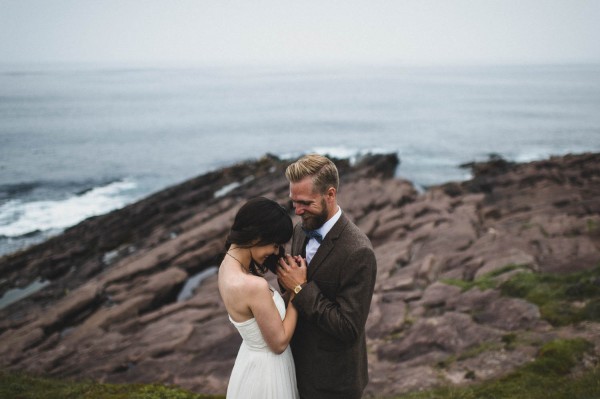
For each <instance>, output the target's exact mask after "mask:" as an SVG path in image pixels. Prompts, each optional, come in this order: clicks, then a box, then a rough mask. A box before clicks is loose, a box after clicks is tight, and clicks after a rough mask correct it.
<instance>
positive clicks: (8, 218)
mask: <svg viewBox="0 0 600 399" xmlns="http://www.w3.org/2000/svg"><path fill="white" fill-rule="evenodd" d="M134 188H136V184H135V182H133V181H128V180H122V181H117V182H113V183H110V184H108V185H105V186H101V187H96V188H93V189H91V190H89V191H86V192H85V193H82V194H80V195H74V196H71V197H69V198H66V199H64V200H53V201H51V200H47V201H32V202H23V201H21V200H11V201H8V202H6V203H5V204H3V205H1V206H0V236H5V237H19V236H23V235H27V234H33V233H35V232H43V231H48V230H56V229H64V228H67V227H70V226H73V225H75V224H77V223H79V222H81V221H82V220H84V219H87V218H89V217H92V216H97V215H101V214H104V213H107V212H110V211H112V210H114V209H118V208H121V207H123V206H124V205H126V204H127V203H128V202H130V200H131V198H130V196H129V195H128V192H130V191H131V190H133V189H134Z"/></svg>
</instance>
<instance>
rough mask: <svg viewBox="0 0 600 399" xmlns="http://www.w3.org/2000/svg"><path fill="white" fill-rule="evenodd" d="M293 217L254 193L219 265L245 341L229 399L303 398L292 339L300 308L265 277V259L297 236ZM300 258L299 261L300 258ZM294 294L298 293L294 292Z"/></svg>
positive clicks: (229, 309)
mask: <svg viewBox="0 0 600 399" xmlns="http://www.w3.org/2000/svg"><path fill="white" fill-rule="evenodd" d="M292 229H293V225H292V220H291V219H290V217H289V215H288V213H287V212H286V210H285V209H284V208H283V207H281V206H280V205H279V204H278V203H276V202H275V201H272V200H269V199H266V198H262V197H260V198H254V199H252V200H250V201H248V202H247V203H246V204H244V205H243V206H242V207H241V208H240V210H239V211H238V213H237V214H236V216H235V220H234V222H233V226H232V227H231V231H230V233H229V236H228V237H227V242H226V244H225V247H226V250H227V252H226V254H225V257H224V258H223V262H222V263H221V266H220V269H219V292H220V294H221V298H222V299H223V302H224V304H225V308H226V309H227V312H228V313H229V320H231V322H232V323H233V325H234V326H235V327H236V328H237V329H238V331H239V333H240V335H241V336H242V339H243V342H242V345H241V346H240V349H239V352H238V355H237V358H236V360H235V365H234V366H233V370H232V372H231V378H230V379H229V386H228V387H227V398H228V399H236V398H244V399H249V398H256V399H269V398H272V399H288V398H291V399H295V398H298V397H299V395H298V389H297V387H296V372H295V368H294V360H293V358H292V352H291V350H290V348H289V346H288V344H289V342H290V340H291V339H292V334H293V332H294V328H295V327H296V320H297V318H298V313H297V312H296V309H294V307H293V305H292V304H291V301H290V300H289V299H290V298H288V301H287V303H288V305H287V309H286V305H285V303H286V302H285V301H284V299H283V298H282V297H281V295H280V294H279V292H278V291H276V290H275V289H273V288H272V287H271V286H270V285H269V283H268V282H267V280H266V279H265V278H264V277H263V274H264V273H265V272H266V270H267V268H266V266H265V261H267V259H269V260H271V259H272V257H274V256H277V255H278V254H279V250H280V247H281V245H283V244H285V243H286V242H288V241H289V240H290V238H291V237H292ZM297 261H298V262H300V260H299V259H298V260H297ZM292 294H293V293H292Z"/></svg>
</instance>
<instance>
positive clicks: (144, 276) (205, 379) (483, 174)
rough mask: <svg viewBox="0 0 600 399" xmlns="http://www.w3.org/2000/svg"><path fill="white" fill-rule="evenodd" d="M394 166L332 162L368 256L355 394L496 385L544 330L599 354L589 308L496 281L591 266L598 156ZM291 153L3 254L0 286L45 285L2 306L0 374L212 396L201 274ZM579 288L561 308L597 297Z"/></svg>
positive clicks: (599, 202)
mask: <svg viewBox="0 0 600 399" xmlns="http://www.w3.org/2000/svg"><path fill="white" fill-rule="evenodd" d="M398 162H399V161H398V159H397V158H396V156H395V155H376V156H367V157H364V158H363V159H360V160H359V161H358V162H357V163H356V164H352V165H351V164H350V163H349V162H348V160H337V161H336V163H337V164H338V167H339V169H340V174H341V176H342V181H341V187H340V188H341V189H340V192H339V202H340V205H341V207H342V209H343V210H344V212H346V213H347V214H348V215H349V216H350V217H351V219H353V220H354V221H355V223H356V224H357V225H358V226H359V227H360V228H361V229H362V230H363V231H364V232H365V233H367V234H368V236H369V237H370V238H371V240H372V242H373V245H374V248H375V252H376V255H377V261H378V277H377V284H376V290H375V295H374V298H373V303H372V306H371V313H370V316H369V319H368V323H367V335H368V343H369V349H370V359H369V360H370V363H369V364H370V376H371V381H370V383H369V385H368V387H367V392H366V396H375V395H377V396H384V395H392V394H395V393H401V392H407V391H411V390H415V389H419V388H426V387H432V386H436V385H439V384H447V383H453V384H461V383H469V382H471V381H477V380H481V379H488V378H494V377H498V376H501V375H503V374H506V373H507V372H509V371H510V370H512V369H514V368H515V367H517V366H519V365H522V364H524V363H526V362H529V361H531V360H532V359H533V358H534V357H535V356H536V352H537V348H539V346H540V345H541V344H542V343H544V342H547V341H549V340H552V339H554V338H557V337H563V338H564V337H567V338H568V337H582V338H585V339H587V340H588V341H590V342H592V343H594V344H595V348H596V349H595V352H593V353H592V354H591V355H590V357H589V358H588V359H587V360H586V361H587V362H588V363H589V364H594V362H597V361H598V358H599V356H598V354H599V353H600V322H599V321H600V316H597V318H596V316H595V313H593V312H592V316H590V317H587V318H584V319H583V321H578V322H576V323H571V324H569V323H562V324H561V323H555V322H552V320H549V318H548V317H547V316H546V313H545V311H544V309H541V308H540V305H539V303H538V304H536V303H535V301H533V300H530V299H528V298H525V297H518V296H514V295H513V296H511V295H506V293H505V290H503V289H502V283H503V282H506V281H515V279H516V280H517V281H518V279H519V278H521V277H520V276H526V275H537V274H540V273H556V274H559V275H561V274H565V273H572V272H578V271H586V270H587V271H590V270H594V268H597V267H598V266H600V154H581V155H566V156H564V157H556V158H550V159H548V160H544V161H539V162H532V163H527V164H514V163H511V162H507V161H505V160H502V159H499V158H495V159H490V161H489V162H485V163H477V164H470V165H465V167H470V168H471V169H472V171H473V175H474V177H473V178H472V179H471V180H468V181H465V182H453V183H448V184H445V185H440V186H435V187H430V188H428V189H427V190H426V191H425V192H423V193H420V192H418V191H417V190H416V189H415V187H414V186H413V185H412V184H411V182H409V181H405V180H401V179H398V178H395V177H394V171H395V169H396V166H397V164H398ZM288 163H289V161H287V160H280V159H278V158H277V157H274V156H270V155H268V156H265V157H263V158H262V159H260V160H258V161H255V162H247V163H242V164H238V165H234V166H231V167H227V168H224V169H221V170H218V171H215V172H211V173H208V174H205V175H202V176H200V177H198V178H195V179H192V180H189V181H187V182H185V183H183V184H180V185H177V186H174V187H171V188H168V189H166V190H164V191H161V192H159V193H157V194H155V195H152V196H150V197H148V198H146V199H144V200H142V201H140V202H138V203H135V204H132V205H129V206H127V207H125V208H123V209H121V210H117V211H114V212H111V213H109V214H107V215H104V216H100V217H96V218H92V219H88V220H86V221H84V222H82V223H80V224H79V225H77V226H75V227H73V228H71V229H69V230H67V231H65V232H64V233H63V234H62V235H60V236H57V237H55V238H53V239H50V240H49V241H47V242H45V243H43V244H40V245H38V246H35V247H33V248H30V249H28V250H26V251H22V252H19V253H16V254H13V255H10V256H6V257H4V258H1V259H0V279H1V280H0V294H3V293H5V292H6V291H7V290H9V289H12V288H14V287H24V286H27V285H28V284H30V283H32V282H34V281H36V280H37V281H39V279H43V280H44V281H49V282H50V283H49V284H48V285H46V286H45V287H44V288H43V289H41V290H40V291H38V292H37V293H35V294H33V295H30V296H28V297H27V298H25V299H22V300H20V301H18V302H15V303H13V304H11V305H9V306H7V307H6V308H4V309H2V310H0V334H1V335H0V367H1V368H6V369H12V370H25V371H28V372H31V373H36V374H41V375H46V376H58V377H69V378H92V379H97V380H100V381H108V382H134V381H137V382H163V383H173V384H177V385H180V386H182V387H184V388H188V389H191V390H194V391H196V392H203V393H224V392H225V389H226V385H227V379H228V376H229V373H230V371H231V368H232V365H233V361H234V359H235V355H236V352H237V349H238V346H239V343H240V338H239V337H238V335H237V332H236V331H235V329H234V328H233V327H232V326H231V325H230V323H229V321H228V319H227V315H226V312H225V309H224V307H223V306H222V304H221V302H220V299H219V295H218V292H217V286H216V268H215V266H216V265H217V264H218V262H219V259H220V256H221V254H222V251H223V242H224V237H225V235H226V233H227V229H228V227H229V226H230V224H231V222H232V219H233V216H234V215H235V212H236V211H237V209H238V208H239V206H240V205H241V204H242V202H243V201H244V200H245V199H247V198H250V197H254V196H258V195H263V196H267V197H270V198H273V199H276V200H278V201H280V203H282V204H283V205H286V206H288V207H289V206H290V204H289V201H288V199H287V194H288V185H287V182H286V181H285V179H284V177H283V171H284V169H285V167H286V166H287V164H288ZM269 278H270V279H273V276H269ZM586 278H588V280H589V282H586V284H588V283H589V284H591V285H592V286H594V287H595V286H599V287H600V277H599V276H598V274H593V273H592V275H591V277H586ZM199 280H201V282H200V284H199V286H197V287H194V286H193V283H194V281H199ZM586 281H587V280H586ZM190 284H191V285H190ZM190 287H191V288H190ZM586 287H587V286H586ZM594 292H596V291H594ZM582 298H583V299H581V298H580V299H579V300H578V301H574V302H573V303H572V304H569V306H571V305H572V306H574V307H576V308H577V307H579V308H581V309H588V308H590V309H592V311H593V310H594V309H595V308H593V307H592V305H594V304H595V303H596V302H598V301H599V300H600V298H596V297H593V298H592V299H589V298H587V297H582ZM586 298H587V299H586ZM594 301H596V302H594ZM598 303H600V302H598ZM594 306H595V305H594ZM598 309H600V306H598ZM588 313H589V312H588ZM583 366H584V367H585V365H583Z"/></svg>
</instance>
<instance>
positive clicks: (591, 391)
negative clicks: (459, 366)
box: [395, 339, 600, 399]
mask: <svg viewBox="0 0 600 399" xmlns="http://www.w3.org/2000/svg"><path fill="white" fill-rule="evenodd" d="M591 348H592V344H590V343H589V342H587V341H585V340H582V339H574V340H556V341H552V342H550V343H548V344H546V345H544V346H543V347H542V348H541V349H540V351H539V353H538V356H537V358H536V360H534V361H533V362H531V363H528V364H526V365H524V366H522V367H520V368H518V369H517V370H515V371H514V372H512V373H510V374H509V375H507V376H506V377H504V378H501V379H497V380H492V381H485V382H482V383H478V384H473V385H469V386H464V387H451V386H447V387H441V388H437V389H432V390H427V391H421V392H413V393H409V394H406V395H401V396H397V397H395V399H593V398H600V366H596V367H595V368H594V369H591V370H588V371H586V372H583V373H578V374H577V376H572V375H571V371H572V370H573V368H574V367H575V366H576V365H577V364H579V363H580V362H581V359H582V357H583V355H584V353H586V352H587V351H589V350H590V349H591Z"/></svg>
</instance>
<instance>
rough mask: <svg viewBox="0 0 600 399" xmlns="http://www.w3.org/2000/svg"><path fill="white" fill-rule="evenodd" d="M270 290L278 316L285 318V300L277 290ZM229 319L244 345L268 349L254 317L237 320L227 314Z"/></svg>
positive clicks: (255, 348)
mask: <svg viewBox="0 0 600 399" xmlns="http://www.w3.org/2000/svg"><path fill="white" fill-rule="evenodd" d="M271 291H273V301H274V302H275V306H276V307H277V311H278V312H279V316H280V317H281V320H283V319H284V318H285V302H284V300H283V298H282V297H281V295H280V294H279V292H277V291H276V290H273V289H271ZM229 320H230V321H231V323H232V324H233V325H234V326H235V328H237V330H238V332H239V333H240V335H241V336H242V339H243V340H244V344H245V345H247V346H248V347H249V348H251V349H254V350H267V351H268V350H269V348H268V346H267V343H266V342H265V339H264V338H263V336H262V334H261V332H260V328H259V327H258V323H257V322H256V319H255V318H252V319H249V320H246V321H242V322H237V321H234V320H233V319H232V318H231V316H229Z"/></svg>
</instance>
